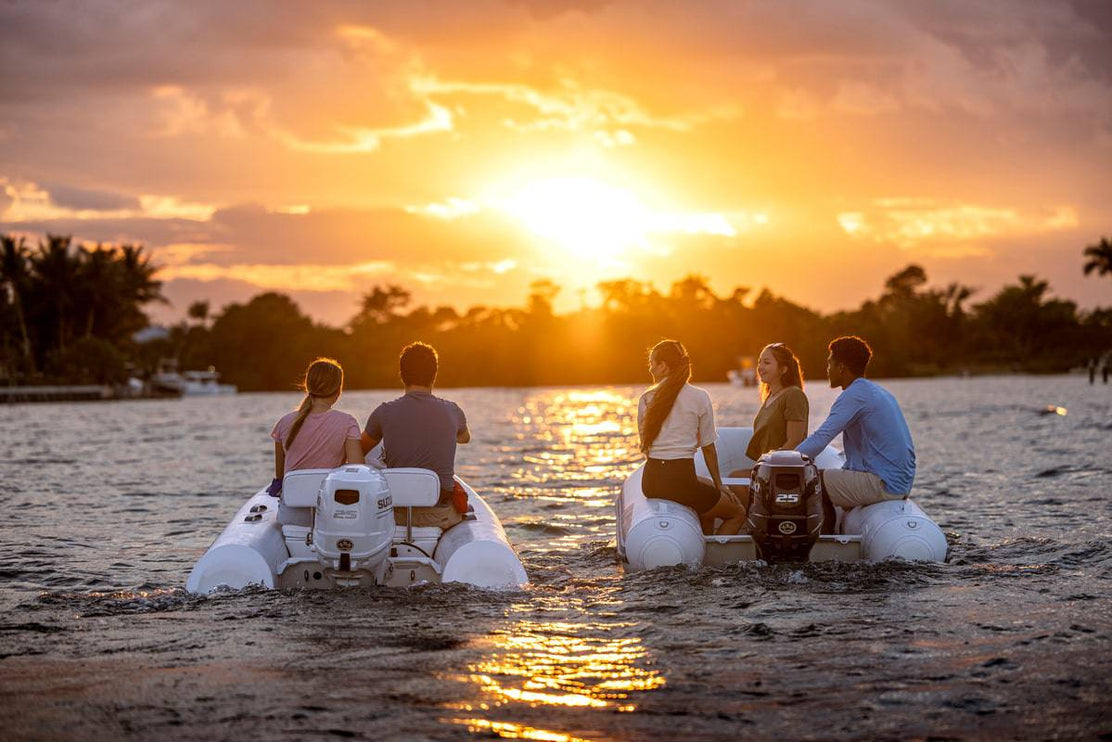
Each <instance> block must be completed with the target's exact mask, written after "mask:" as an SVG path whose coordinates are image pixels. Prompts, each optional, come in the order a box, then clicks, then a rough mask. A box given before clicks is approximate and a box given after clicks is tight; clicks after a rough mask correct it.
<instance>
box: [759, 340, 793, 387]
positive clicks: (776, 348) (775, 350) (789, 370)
mask: <svg viewBox="0 0 1112 742" xmlns="http://www.w3.org/2000/svg"><path fill="white" fill-rule="evenodd" d="M766 350H767V351H768V352H769V353H771V354H772V357H773V358H775V359H776V363H777V364H779V366H780V368H782V369H784V375H783V376H782V377H781V383H782V384H783V385H784V386H785V387H789V386H797V387H799V388H800V389H802V388H803V370H802V369H801V368H799V359H798V358H796V357H795V353H793V352H792V349H791V348H789V347H788V346H786V345H784V344H783V343H772V344H770V345H766V346H765V347H764V348H762V349H761V354H762V355H763V354H764V352H765V351H766ZM759 357H760V356H758V358H759ZM766 399H768V384H766V383H764V382H763V381H762V382H761V402H764V401H765V400H766Z"/></svg>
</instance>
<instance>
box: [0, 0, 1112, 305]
mask: <svg viewBox="0 0 1112 742" xmlns="http://www.w3.org/2000/svg"><path fill="white" fill-rule="evenodd" d="M0 29H2V37H3V43H2V44H0V70H2V72H0V231H3V232H7V233H12V232H15V233H20V234H27V235H29V236H33V237H37V236H38V235H41V234H42V233H44V232H47V231H49V232H53V233H62V234H73V235H74V236H75V238H76V239H78V240H81V241H91V242H96V241H100V242H128V241H129V242H140V243H143V244H145V245H147V246H148V247H150V248H151V249H152V251H153V254H154V256H155V261H156V262H157V263H158V264H159V265H161V266H163V269H162V271H161V272H160V277H161V278H162V279H163V280H164V281H165V287H164V292H165V294H166V296H167V297H168V298H169V299H170V300H171V302H172V304H171V305H170V306H168V307H162V308H156V310H155V315H156V317H157V318H158V319H160V320H162V321H169V320H173V319H176V318H178V317H180V316H181V315H182V314H183V313H184V310H185V308H186V307H187V306H188V304H189V302H191V301H193V300H196V299H210V300H211V302H212V305H213V308H214V310H215V309H219V307H221V306H222V305H224V304H226V303H227V302H229V301H242V300H245V299H247V298H249V297H250V296H253V295H254V294H256V293H258V292H260V291H263V290H278V291H283V292H286V293H289V294H290V295H292V296H293V297H294V298H295V299H296V300H297V301H298V302H299V304H300V305H301V306H302V307H303V308H304V309H305V310H306V311H307V312H309V313H310V314H312V315H313V316H314V317H316V318H318V319H321V320H324V321H327V322H330V323H334V324H340V323H342V322H344V321H346V320H347V319H348V318H350V316H351V315H352V314H353V313H354V311H355V309H356V306H357V304H358V299H359V297H360V296H361V294H362V293H364V292H365V291H367V290H368V289H370V288H371V287H372V286H373V285H374V284H384V283H396V284H400V285H402V286H404V287H405V288H407V289H409V290H411V291H412V292H413V294H414V297H415V299H416V300H417V302H419V303H428V304H433V305H440V304H450V305H454V306H456V307H457V308H465V307H468V306H472V305H476V304H485V305H503V306H504V305H521V304H523V303H524V301H525V298H526V295H527V293H528V286H529V284H530V283H531V282H532V281H535V280H537V279H541V278H548V279H551V280H552V281H554V282H555V283H556V284H558V285H560V286H561V287H563V291H562V293H561V294H560V296H559V300H558V302H557V307H558V308H559V309H565V310H566V309H572V308H575V307H577V306H578V305H579V303H580V302H581V301H585V302H588V303H592V302H594V301H595V300H596V298H597V297H596V296H595V294H594V292H593V291H592V290H591V289H592V287H593V286H594V285H595V284H596V283H597V282H598V281H601V280H607V279H612V278H624V277H632V278H637V279H641V280H648V281H652V282H653V283H655V284H656V286H657V287H658V288H660V289H666V288H667V287H668V286H669V285H670V283H671V282H672V281H675V280H677V279H679V278H681V277H683V276H684V275H686V274H689V273H699V274H702V275H704V276H706V277H707V278H708V279H709V280H710V283H711V285H712V287H713V288H714V289H715V290H717V291H719V292H721V293H728V292H729V291H730V290H731V289H733V287H735V286H748V287H751V288H753V289H759V288H760V287H763V286H767V287H768V288H770V289H771V290H772V291H774V292H775V293H777V294H781V295H784V296H787V297H788V298H790V299H792V300H794V301H796V302H799V303H801V304H804V305H807V306H810V307H812V308H815V309H819V310H822V311H830V310H834V309H840V308H851V307H855V306H857V305H859V304H860V302H861V301H862V300H863V299H865V298H866V297H869V296H875V295H877V294H878V293H879V291H880V289H881V286H882V283H883V280H884V278H885V277H887V276H888V275H891V274H892V273H894V272H896V271H897V270H899V269H900V268H902V267H903V266H905V265H907V264H908V263H910V262H916V263H919V264H921V265H923V266H924V267H925V268H926V270H927V274H928V276H929V277H930V278H931V282H932V283H934V284H944V283H947V282H950V281H954V280H960V281H962V282H964V283H967V284H972V285H974V286H977V287H980V288H981V291H980V292H979V293H978V294H977V295H976V296H975V297H974V301H976V300H977V299H983V298H987V297H988V296H989V295H990V294H991V293H992V292H994V291H996V290H997V289H999V287H1000V286H1001V285H1003V284H1004V283H1005V282H1009V281H1014V280H1015V278H1016V276H1017V275H1018V274H1020V273H1035V274H1038V275H1039V276H1041V277H1044V278H1047V279H1049V280H1050V282H1051V285H1052V287H1053V288H1054V290H1055V292H1056V294H1057V295H1058V296H1063V297H1066V298H1070V299H1074V300H1076V301H1077V302H1078V303H1079V304H1081V305H1082V306H1083V307H1093V306H1095V305H1098V304H1101V305H1109V304H1112V282H1110V281H1109V280H1108V279H1107V277H1105V278H1098V277H1095V276H1094V277H1089V278H1086V277H1084V276H1083V275H1082V273H1081V266H1082V257H1081V251H1082V249H1083V248H1084V247H1085V245H1088V244H1092V243H1094V242H1096V241H1097V239H1098V238H1099V237H1100V236H1102V235H1107V236H1112V185H1110V183H1112V181H1110V172H1112V3H1108V2H1102V1H1101V0H1076V1H1075V2H1054V1H1051V0H1046V1H1031V2H1026V1H1017V0H987V1H984V2H972V1H970V0H954V1H953V2H946V1H938V2H933V1H932V2H925V1H924V2H914V1H910V0H909V1H907V2H863V1H861V0H839V1H838V2H789V1H784V0H768V1H767V2H743V1H741V0H735V1H733V2H676V1H675V0H662V1H659V2H604V1H601V0H578V1H575V0H569V1H568V2H555V1H543V2H542V1H541V0H533V1H530V0H504V1H501V2H493V1H492V2H481V1H477V0H468V1H467V2H456V1H454V0H453V1H445V2H400V1H399V2H368V3H355V2H326V1H321V0H317V1H316V2H313V3H300V2H248V1H241V0H237V1H236V2H193V1H191V2H185V1H182V2H169V1H162V2H4V3H0Z"/></svg>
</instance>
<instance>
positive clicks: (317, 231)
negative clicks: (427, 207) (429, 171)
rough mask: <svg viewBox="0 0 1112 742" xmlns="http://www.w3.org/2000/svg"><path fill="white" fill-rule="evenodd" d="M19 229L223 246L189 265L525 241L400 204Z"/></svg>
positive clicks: (469, 251) (474, 220)
mask: <svg viewBox="0 0 1112 742" xmlns="http://www.w3.org/2000/svg"><path fill="white" fill-rule="evenodd" d="M18 227H19V229H20V231H26V232H32V233H39V234H43V233H47V232H50V233H52V234H72V235H74V237H75V238H76V239H78V240H79V241H88V242H129V241H130V242H140V243H143V244H146V245H148V246H150V247H153V248H156V249H157V248H158V247H162V246H166V245H173V244H181V243H187V244H197V245H205V244H210V245H214V246H217V245H220V246H223V245H231V246H233V249H231V250H221V251H216V252H212V253H205V254H202V255H198V257H197V258H196V259H195V260H193V261H191V262H199V263H213V264H216V265H221V266H227V265H243V264H264V265H297V264H300V263H311V264H316V265H353V264H358V263H365V262H371V261H377V260H399V261H406V262H409V263H425V264H427V263H445V262H447V263H454V262H482V261H498V260H503V259H506V258H512V257H519V256H520V255H521V253H522V251H523V250H528V249H531V248H529V247H528V246H527V243H526V241H525V240H524V238H523V235H522V234H521V232H520V231H518V229H517V228H515V227H514V226H513V225H512V224H510V223H508V222H506V221H504V220H502V219H499V218H497V217H494V216H484V215H472V216H467V217H462V218H460V219H454V220H442V219H435V218H430V217H426V216H421V215H418V214H411V213H408V212H405V211H402V210H400V209H371V210H354V209H329V210H322V211H314V212H310V213H308V214H285V213H276V212H272V211H268V210H266V209H264V208H263V207H261V206H257V205H251V204H248V205H241V206H235V207H231V208H226V209H221V210H219V211H217V212H216V213H214V214H213V216H212V219H211V220H210V221H207V222H198V221H191V220H187V219H57V220H51V221H39V222H22V223H20V224H19V225H18Z"/></svg>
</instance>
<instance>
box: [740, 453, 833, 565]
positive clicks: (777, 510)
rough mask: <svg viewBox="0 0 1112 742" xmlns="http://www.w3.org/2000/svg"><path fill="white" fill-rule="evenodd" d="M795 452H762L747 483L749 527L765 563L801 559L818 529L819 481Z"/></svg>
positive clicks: (810, 465) (812, 467)
mask: <svg viewBox="0 0 1112 742" xmlns="http://www.w3.org/2000/svg"><path fill="white" fill-rule="evenodd" d="M821 481H822V480H821V479H820V478H819V470H818V468H817V467H816V466H815V464H814V463H813V462H812V461H811V460H810V459H809V458H807V457H806V456H804V455H803V454H801V453H799V452H798V451H773V452H771V453H766V454H765V455H763V456H761V458H760V460H758V461H757V466H756V467H755V468H754V470H753V477H752V481H751V482H750V484H749V493H750V498H749V528H750V529H751V531H752V534H753V541H755V542H756V544H757V554H758V555H759V556H760V558H761V559H764V560H765V561H766V562H770V563H772V562H805V561H807V557H808V555H809V554H810V553H811V547H812V546H814V545H815V541H817V540H818V537H819V532H820V531H821V529H822V519H823V512H822V484H821Z"/></svg>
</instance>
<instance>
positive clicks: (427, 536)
mask: <svg viewBox="0 0 1112 742" xmlns="http://www.w3.org/2000/svg"><path fill="white" fill-rule="evenodd" d="M457 481H459V483H460V484H461V485H462V486H463V488H464V490H466V492H467V498H468V502H469V504H470V511H469V512H468V513H467V514H466V515H465V516H464V520H463V522H461V523H459V524H457V525H455V526H453V527H452V528H450V529H448V530H447V531H442V530H441V529H440V528H435V527H415V526H411V525H395V518H394V513H395V511H396V510H403V511H404V512H405V513H406V514H407V515H409V516H411V515H412V511H411V510H410V509H411V508H414V507H428V506H430V505H435V504H436V502H437V499H438V498H439V496H440V479H439V478H438V477H437V475H436V474H435V473H434V472H432V471H429V470H427V469H384V470H379V469H373V468H370V467H367V466H362V465H347V466H342V467H339V468H337V469H303V470H300V471H293V472H290V473H289V474H287V475H286V476H285V478H284V479H283V484H282V494H281V500H280V502H279V499H276V498H274V497H271V496H270V495H268V494H267V493H266V490H265V489H264V490H260V491H259V492H257V493H256V494H255V495H254V496H253V497H252V498H251V499H250V500H248V501H247V503H246V504H244V505H243V507H242V508H240V510H239V512H238V513H236V516H235V517H234V518H232V522H231V523H229V524H228V527H227V528H225V529H224V532H223V533H221V534H220V536H219V537H218V538H217V539H216V540H215V541H214V542H213V543H212V546H210V547H209V548H208V551H206V552H205V554H204V556H202V557H201V559H200V561H198V562H197V564H196V566H195V567H194V568H193V571H192V572H191V573H190V575H189V580H188V581H187V582H186V589H187V590H188V591H189V592H191V593H208V592H211V591H212V590H215V589H216V588H219V587H221V586H224V587H229V588H233V589H239V588H244V587H247V586H249V585H260V586H262V587H267V588H293V587H305V588H331V587H345V586H370V585H376V584H377V585H390V586H402V587H404V586H408V585H413V584H416V583H420V582H429V583H437V582H462V583H467V584H471V585H477V586H479V587H487V588H500V587H514V586H520V585H524V584H526V583H527V582H528V577H527V576H526V574H525V568H524V567H523V566H522V564H521V560H520V559H518V556H517V554H516V553H515V552H514V550H513V547H511V546H510V543H509V541H508V540H507V539H506V532H505V531H504V530H503V528H502V524H501V522H500V521H499V520H498V516H496V515H495V514H494V511H493V510H491V509H490V507H489V506H488V505H487V504H486V503H485V502H484V501H483V499H482V498H481V497H479V496H478V495H477V494H475V491H474V490H472V489H471V488H470V487H469V486H467V484H466V483H464V482H463V481H462V480H459V478H458V477H457ZM280 508H281V509H282V510H283V512H285V513H287V514H289V515H290V516H291V517H288V518H283V519H282V520H286V521H289V520H298V519H299V518H297V517H294V516H301V517H300V520H302V521H303V522H304V523H305V525H292V524H290V523H288V522H287V523H285V524H283V523H280V522H279V518H278V513H279V509H280ZM404 520H405V521H406V522H407V523H408V522H409V521H410V518H409V517H407V518H405V519H404Z"/></svg>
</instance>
